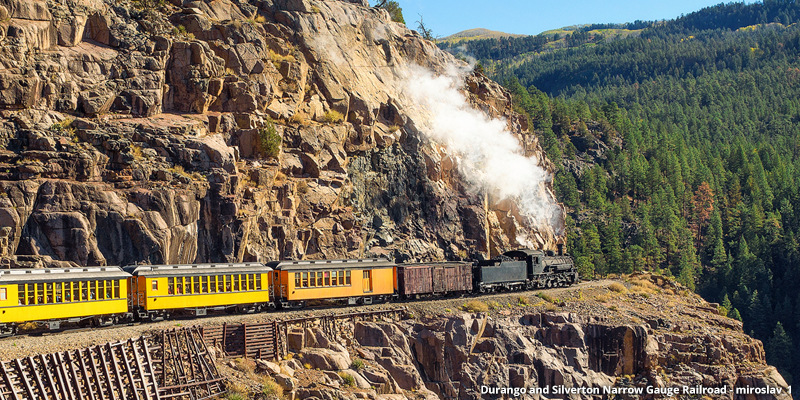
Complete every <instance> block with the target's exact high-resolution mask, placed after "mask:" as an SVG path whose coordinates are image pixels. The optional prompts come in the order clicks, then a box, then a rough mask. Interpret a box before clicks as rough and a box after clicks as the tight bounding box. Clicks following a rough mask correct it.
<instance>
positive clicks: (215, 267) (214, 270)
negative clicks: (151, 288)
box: [124, 263, 272, 276]
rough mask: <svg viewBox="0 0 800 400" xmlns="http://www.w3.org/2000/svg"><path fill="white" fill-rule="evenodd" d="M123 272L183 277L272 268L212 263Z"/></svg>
mask: <svg viewBox="0 0 800 400" xmlns="http://www.w3.org/2000/svg"><path fill="white" fill-rule="evenodd" d="M124 270H125V271H127V272H128V273H130V274H131V275H133V276H179V275H180V276H183V275H225V274H247V273H261V274H263V273H267V272H270V271H272V268H270V267H268V266H266V265H264V264H262V263H214V264H169V265H130V266H127V267H124Z"/></svg>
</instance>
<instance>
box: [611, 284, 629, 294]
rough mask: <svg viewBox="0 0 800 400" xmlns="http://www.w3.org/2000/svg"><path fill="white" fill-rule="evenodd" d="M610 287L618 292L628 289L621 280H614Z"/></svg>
mask: <svg viewBox="0 0 800 400" xmlns="http://www.w3.org/2000/svg"><path fill="white" fill-rule="evenodd" d="M608 289H609V290H611V291H614V292H617V293H625V292H626V291H627V289H625V285H623V284H621V283H619V282H614V283H612V284H610V285H608Z"/></svg>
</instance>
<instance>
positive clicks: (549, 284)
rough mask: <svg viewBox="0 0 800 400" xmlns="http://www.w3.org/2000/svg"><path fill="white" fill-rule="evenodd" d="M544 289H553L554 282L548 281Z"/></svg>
mask: <svg viewBox="0 0 800 400" xmlns="http://www.w3.org/2000/svg"><path fill="white" fill-rule="evenodd" d="M544 287H545V288H547V289H550V288H551V287H553V282H552V281H551V280H550V279H548V280H547V281H546V282H545V283H544Z"/></svg>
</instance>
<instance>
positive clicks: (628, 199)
mask: <svg viewBox="0 0 800 400" xmlns="http://www.w3.org/2000/svg"><path fill="white" fill-rule="evenodd" d="M798 19H800V4H795V2H794V1H786V0H779V1H769V2H766V3H754V4H743V3H730V4H724V5H723V4H721V5H718V6H714V7H710V8H706V9H703V10H700V11H697V12H694V13H691V14H688V15H685V16H683V17H681V18H678V19H675V20H672V21H664V22H659V23H647V22H640V21H637V22H636V23H634V24H624V25H620V26H605V27H603V26H589V27H580V28H578V29H576V30H574V31H569V32H560V31H557V32H552V35H553V36H547V35H539V36H528V37H523V38H509V39H487V40H481V41H472V42H470V43H469V44H468V45H467V47H468V48H467V50H468V51H472V52H473V53H474V54H473V55H476V56H477V58H478V59H479V60H480V61H481V62H482V63H483V64H484V65H487V66H491V68H487V69H486V70H487V71H488V73H490V74H492V75H493V76H494V78H496V79H498V80H499V81H501V82H505V84H506V85H507V87H508V88H509V89H510V90H511V91H512V92H513V94H514V97H515V101H516V105H515V106H516V107H517V109H518V110H519V111H520V112H523V113H524V114H526V115H528V116H529V118H530V122H531V126H532V127H533V128H534V130H535V132H536V134H537V135H539V136H540V140H541V142H542V144H543V146H544V147H545V149H546V151H547V152H548V154H549V156H550V158H551V159H553V160H554V162H556V163H557V164H558V165H559V171H558V173H557V176H556V178H555V185H556V190H557V194H558V196H559V198H560V199H561V201H563V202H564V203H565V204H566V205H567V207H568V214H569V224H570V229H569V247H570V250H571V252H572V253H573V254H574V255H575V256H576V261H577V263H578V264H579V266H580V269H581V272H582V273H583V275H584V276H587V277H592V276H602V275H606V274H612V273H630V272H634V271H637V270H656V271H660V272H662V273H666V274H670V275H673V276H675V277H676V278H677V279H678V280H679V281H681V282H682V283H684V284H686V285H687V286H690V287H692V288H694V289H695V290H697V291H698V293H700V294H702V295H703V296H704V297H705V298H706V299H708V300H710V301H713V302H718V303H720V310H721V311H722V312H727V313H728V316H731V317H733V318H737V319H741V320H743V322H744V329H745V331H746V332H748V333H751V334H752V335H753V336H755V337H756V338H759V339H761V340H763V341H764V344H765V348H766V350H767V358H768V361H769V363H770V364H772V365H775V366H777V367H778V369H779V370H780V371H781V373H782V374H784V377H785V378H786V379H787V381H791V380H792V376H798V374H800V359H798V358H797V357H793V354H800V293H798V291H797V290H796V287H798V286H800V242H798V240H799V239H798V235H800V124H799V123H800V27H798V25H795V24H796V22H797V21H798ZM590 28H591V29H590ZM601 28H606V29H624V30H627V31H637V33H636V34H635V35H627V37H625V36H623V35H614V36H613V37H611V36H609V35H603V37H602V38H601V39H598V38H597V37H596V36H597V35H592V34H591V32H592V31H593V30H597V29H601ZM556 35H558V36H556ZM554 39H557V40H563V41H564V43H563V45H560V46H551V47H553V48H552V49H549V50H548V48H547V46H548V44H552V43H553V42H554Z"/></svg>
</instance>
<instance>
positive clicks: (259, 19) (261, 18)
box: [247, 15, 267, 25]
mask: <svg viewBox="0 0 800 400" xmlns="http://www.w3.org/2000/svg"><path fill="white" fill-rule="evenodd" d="M247 22H248V23H249V24H250V25H255V24H263V23H265V22H267V19H266V18H265V17H264V16H263V15H256V16H255V17H253V18H249V19H248V20H247Z"/></svg>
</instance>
